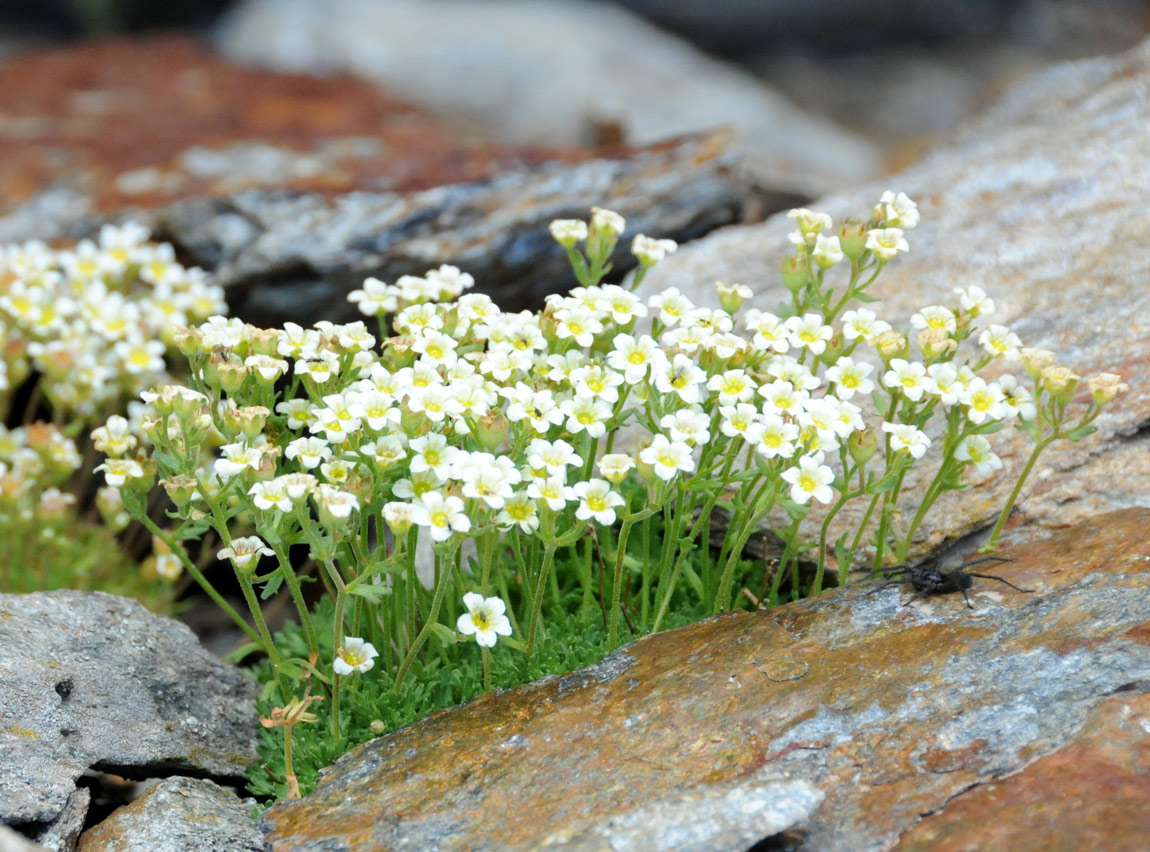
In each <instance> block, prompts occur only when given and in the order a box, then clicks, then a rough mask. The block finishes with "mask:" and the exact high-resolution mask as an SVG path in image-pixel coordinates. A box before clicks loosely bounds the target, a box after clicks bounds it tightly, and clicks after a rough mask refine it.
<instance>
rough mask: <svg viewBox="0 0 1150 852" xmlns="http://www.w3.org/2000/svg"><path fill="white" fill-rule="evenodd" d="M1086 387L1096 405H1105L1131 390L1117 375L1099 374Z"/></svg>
mask: <svg viewBox="0 0 1150 852" xmlns="http://www.w3.org/2000/svg"><path fill="white" fill-rule="evenodd" d="M1086 387H1087V389H1088V390H1089V391H1090V396H1091V398H1092V399H1093V400H1094V404H1095V405H1100V406H1101V405H1105V404H1106V403H1108V402H1110V400H1112V399H1114V397H1116V396H1118V394H1120V393H1122V392H1124V391H1128V390H1130V386H1129V385H1127V384H1126V383H1125V382H1123V381H1122V377H1121V376H1119V375H1117V374H1115V373H1099V374H1098V375H1097V376H1091V377H1090V378H1089V379H1087V380H1086Z"/></svg>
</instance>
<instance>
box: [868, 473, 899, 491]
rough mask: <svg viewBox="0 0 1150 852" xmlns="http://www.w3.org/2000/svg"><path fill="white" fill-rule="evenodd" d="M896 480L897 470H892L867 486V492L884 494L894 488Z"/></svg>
mask: <svg viewBox="0 0 1150 852" xmlns="http://www.w3.org/2000/svg"><path fill="white" fill-rule="evenodd" d="M897 482H898V470H897V469H896V470H892V471H891V472H890V473H888V474H887V475H886V476H884V477H883V478H882V479H880V480H879V481H878V482H876V483H874V484H873V485H870V486H868V487H867V492H868V493H870V494H886V493H887V492H888V491H890V490H891V489H893V488H894V486H895V484H896V483H897Z"/></svg>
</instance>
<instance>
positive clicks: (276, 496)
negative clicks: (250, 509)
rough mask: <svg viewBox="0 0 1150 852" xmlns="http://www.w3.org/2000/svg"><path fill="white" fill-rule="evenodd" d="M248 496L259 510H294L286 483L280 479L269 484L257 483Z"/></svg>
mask: <svg viewBox="0 0 1150 852" xmlns="http://www.w3.org/2000/svg"><path fill="white" fill-rule="evenodd" d="M248 496H249V497H251V498H252V502H253V503H255V505H256V508H257V509H278V510H279V511H281V512H290V511H291V510H292V501H291V498H290V497H288V494H287V488H286V483H284V482H281V481H280V479H279V477H277V478H275V479H272V480H270V481H268V482H257V483H256V484H255V485H253V486H252V487H251V488H249V489H248Z"/></svg>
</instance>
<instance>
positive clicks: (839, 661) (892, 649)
mask: <svg viewBox="0 0 1150 852" xmlns="http://www.w3.org/2000/svg"><path fill="white" fill-rule="evenodd" d="M1148 530H1150V509H1131V510H1127V511H1123V512H1118V513H1112V514H1109V515H1105V516H1102V517H1099V518H1096V519H1093V520H1092V521H1090V522H1087V523H1085V524H1082V525H1080V526H1079V527H1076V528H1074V529H1071V530H1067V531H1064V532H1062V533H1058V534H1056V535H1054V536H1052V537H1050V538H1048V539H1046V540H1044V541H1041V542H1038V543H1035V544H1032V545H1029V546H1027V547H1026V548H1025V549H1023V548H1018V549H1015V550H1014V551H1012V552H1010V553H1009V555H1011V556H1016V557H1018V561H1017V562H1015V563H1011V564H1009V565H1004V566H1003V568H1002V570H1001V574H1002V576H1004V577H1005V578H1006V579H1009V580H1010V581H1011V582H1013V583H1015V584H1016V585H1018V586H1021V587H1023V588H1030V589H1036V590H1037V591H1036V592H1035V593H1033V594H1024V593H1019V592H1016V591H1013V590H1011V589H1009V588H1007V587H1005V586H1001V587H1000V585H1001V584H996V583H993V582H992V581H986V580H978V581H976V585H975V587H974V589H973V590H972V594H971V600H972V603H973V604H974V608H973V609H968V608H967V607H966V605H965V603H964V602H963V600H962V598H961V596H958V595H937V596H933V597H930V598H928V599H925V600H919V601H910V600H909V598H910V597H911V596H910V594H909V593H907V592H904V591H903V590H901V589H894V588H887V589H883V590H881V591H879V590H877V588H878V587H877V584H873V585H872V584H866V585H861V586H858V585H856V586H848V587H847V588H843V589H837V590H834V591H832V592H829V593H827V594H825V595H823V596H821V597H819V598H817V599H809V600H805V601H801V602H799V603H795V604H791V605H788V606H784V607H780V608H778V609H776V610H772V611H769V612H761V613H746V612H741V613H735V614H729V615H726V616H720V617H718V618H714V619H710V620H708V621H704V622H700V623H698V624H695V625H693V626H690V627H686V628H683V629H681V630H676V631H671V632H667V633H662V634H658V635H655V636H650V637H647V638H645V639H641V640H639V641H637V642H634V643H632V644H631V645H628V646H626V647H624V648H622V649H620V650H619V651H618V652H616V653H615V654H613V655H611V656H610V657H608V658H607V659H605V660H604V661H603V662H602V663H600V664H598V665H596V666H592V667H591V668H588V669H584V670H583V671H580V672H576V673H574V674H571V675H567V676H562V677H553V678H549V679H546V680H544V681H541V682H539V683H536V684H532V685H528V686H524V687H521V688H519V689H515V690H511V691H509V692H506V693H502V694H489V695H486V696H483V697H482V698H479V699H477V700H475V701H473V702H471V703H470V704H468V705H466V706H464V707H460V708H455V709H453V710H448V711H445V712H442V713H439V714H436V715H434V716H432V717H430V718H428V719H426V720H424V721H422V722H420V723H417V724H415V725H412V726H410V727H408V728H405V729H403V730H401V731H397V732H395V733H393V734H390V735H388V736H385V737H382V738H380V739H378V740H375V741H373V742H370V743H368V744H366V745H365V746H362V747H361V748H359V749H357V750H355V751H353V752H351V753H350V754H348V755H346V756H345V757H344V758H342V759H341V760H340V761H338V762H337V763H336V764H335V765H334V766H333V767H332V768H331V769H330V770H329V771H328V772H326V773H325V774H324V775H323V776H322V777H321V779H320V783H319V785H318V786H317V788H316V790H315V791H314V792H313V793H312V794H311V795H309V796H307V797H305V798H304V799H302V800H298V801H294V802H286V803H282V804H279V805H277V806H275V807H274V808H272V809H271V810H269V811H268V812H267V814H266V815H265V817H264V826H265V828H266V830H267V831H268V838H269V840H270V841H271V842H272V844H273V848H274V849H275V850H276V852H287V850H320V849H330V848H340V849H347V850H361V849H362V850H367V849H376V850H398V849H404V850H406V849H426V848H433V847H434V848H439V849H441V850H444V852H447V851H448V850H456V849H459V850H462V849H468V850H476V852H481V850H488V849H497V848H498V849H503V850H524V852H526V850H533V849H540V848H546V849H582V848H590V847H585V846H580V845H577V843H576V842H575V841H574V840H572V839H571V837H572V835H573V834H574V833H576V832H586V831H587V830H588V827H589V826H593V827H595V828H596V829H597V830H598V831H599V834H598V835H597V836H598V837H599V838H600V840H601V846H600V847H599V848H633V849H655V848H680V847H673V846H664V847H660V846H655V845H641V844H640V845H628V844H627V841H626V839H625V838H623V837H621V836H619V835H617V834H615V833H613V832H614V831H615V827H616V826H618V825H620V820H621V817H623V816H625V815H629V814H632V813H634V812H635V811H636V810H638V809H648V810H649V811H651V812H658V813H660V814H661V815H662V817H661V818H662V819H663V820H664V823H663V827H666V822H665V821H666V820H670V821H671V823H672V824H682V825H684V826H692V825H694V824H695V823H696V822H697V821H698V820H699V819H700V818H701V817H700V812H699V811H698V810H693V809H679V810H674V811H671V812H670V815H669V816H668V814H667V811H665V810H663V811H660V810H659V805H660V803H667V802H675V801H679V800H680V797H683V796H684V795H687V794H689V793H691V792H692V791H708V790H711V791H714V790H718V791H722V792H723V793H724V794H725V795H728V796H733V795H735V794H736V793H737V792H738V791H740V790H744V791H745V790H759V789H762V788H764V787H769V786H771V785H788V784H791V785H793V784H801V785H803V786H802V787H800V788H799V789H813V790H818V791H821V792H822V793H823V794H824V795H825V799H824V801H823V802H822V804H821V805H820V806H819V807H818V809H817V810H816V811H815V812H814V813H813V814H812V815H811V816H810V817H809V818H807V819H805V820H802V825H801V829H802V830H803V831H805V836H804V839H803V840H802V841H801V846H799V848H801V849H805V850H819V851H820V852H868V850H886V849H890V848H892V847H894V845H895V844H896V843H897V842H898V839H899V837H900V836H902V835H904V834H905V833H906V832H907V831H908V830H909V829H911V828H913V827H915V826H916V825H917V824H919V822H920V820H921V819H922V817H921V815H922V814H930V813H934V812H941V813H940V817H945V816H946V813H947V810H948V809H949V808H950V807H951V806H952V805H953V804H954V803H961V802H962V801H963V797H962V796H960V794H962V793H963V792H964V791H967V790H970V789H971V788H972V787H973V788H978V787H980V786H988V785H990V784H992V783H995V784H1004V785H1006V786H1005V788H1004V789H1010V788H1011V786H1012V785H1013V784H1015V783H1017V784H1020V785H1024V786H1021V787H1019V790H1020V792H1019V793H1016V794H1014V800H1016V801H1022V800H1023V799H1024V795H1023V792H1021V791H1026V790H1029V791H1031V793H1032V794H1033V795H1035V796H1037V797H1039V798H1042V797H1045V796H1047V795H1053V792H1052V791H1054V790H1056V789H1058V784H1059V781H1058V779H1057V775H1058V774H1059V773H1060V772H1061V771H1062V770H1063V768H1064V767H1065V766H1066V765H1067V762H1068V761H1071V760H1072V761H1074V765H1076V766H1079V767H1081V769H1082V772H1083V776H1082V777H1083V778H1084V779H1088V780H1090V781H1092V782H1094V784H1095V786H1093V787H1092V788H1091V789H1097V790H1099V794H1097V795H1092V796H1090V797H1086V798H1084V800H1083V801H1082V802H1081V804H1080V805H1079V807H1078V808H1076V809H1074V810H1070V809H1068V810H1067V811H1066V812H1065V813H1064V814H1063V815H1061V816H1059V815H1058V814H1057V813H1056V812H1055V809H1054V808H1048V809H1047V810H1046V811H1045V812H1046V813H1049V814H1050V815H1051V816H1050V818H1051V819H1052V820H1053V819H1065V820H1071V819H1086V820H1089V821H1092V822H1095V823H1099V822H1100V821H1101V819H1103V818H1105V819H1108V820H1110V828H1111V831H1112V832H1113V833H1114V836H1116V837H1127V836H1130V837H1134V836H1137V835H1136V831H1137V830H1138V829H1139V828H1140V827H1142V826H1144V824H1145V817H1144V815H1142V814H1141V813H1140V812H1139V811H1138V809H1136V808H1131V809H1127V810H1125V811H1124V810H1123V808H1122V805H1123V804H1124V803H1126V801H1127V797H1129V796H1131V795H1133V794H1134V793H1135V792H1136V791H1138V790H1143V791H1144V790H1145V787H1144V782H1142V781H1139V780H1138V777H1137V776H1139V775H1141V776H1142V777H1143V778H1144V777H1145V776H1146V773H1147V771H1150V766H1148V765H1147V762H1146V761H1147V753H1146V749H1145V745H1144V742H1143V743H1142V744H1141V745H1139V747H1138V749H1137V750H1136V751H1130V750H1125V749H1124V748H1123V747H1122V743H1124V742H1127V741H1131V742H1132V740H1133V738H1134V737H1136V736H1141V737H1143V739H1144V738H1145V727H1146V724H1147V723H1146V721H1145V719H1146V716H1145V712H1146V709H1145V708H1146V707H1147V704H1146V699H1147V695H1148V694H1150V654H1148V653H1147V648H1146V645H1147V642H1148V641H1150V634H1148V633H1147V631H1146V629H1145V624H1146V623H1147V622H1148V621H1150V534H1148V532H1147V531H1148ZM1123 708H1129V709H1123ZM1106 719H1112V720H1114V721H1113V722H1111V723H1109V724H1113V725H1123V726H1125V728H1124V730H1125V732H1126V733H1124V734H1123V735H1122V736H1123V737H1125V739H1122V738H1120V739H1119V740H1118V742H1117V743H1114V744H1112V743H1111V742H1110V741H1109V740H1108V739H1107V737H1106V736H1104V735H1103V734H1104V730H1105V729H1106V725H1107V724H1108V723H1107V722H1106V721H1105V720H1106ZM1059 755H1062V757H1059ZM1095 767H1096V770H1095V769H1094V768H1095ZM1115 767H1117V768H1118V769H1119V770H1120V773H1119V774H1120V776H1121V778H1120V780H1112V782H1110V783H1109V784H1108V785H1106V786H1102V783H1103V779H1105V778H1112V774H1113V771H1114V769H1115ZM1020 772H1021V773H1022V774H1021V776H1018V777H1020V778H1024V779H1025V777H1026V776H1027V773H1034V774H1033V776H1032V779H1033V780H1021V781H1018V782H1015V781H1014V779H1013V778H1011V777H1010V776H1013V775H1016V774H1017V773H1020ZM1092 773H1094V774H1092ZM1002 779H1006V780H1005V781H1003V780H1002ZM1140 783H1141V784H1143V786H1142V787H1138V784H1140ZM783 789H784V788H783V787H779V788H778V790H779V792H778V795H779V796H780V797H782V796H785V795H786V794H785V793H784V792H783ZM792 789H793V788H792ZM1044 791H1051V792H1044ZM1020 807H1023V810H1025V807H1024V806H1022V805H1020ZM746 817H747V819H748V820H750V819H752V818H753V817H754V813H753V811H750V810H748V811H747V813H746ZM963 817H964V819H966V820H968V821H970V822H972V823H975V824H976V825H975V826H974V827H975V828H977V827H979V826H982V827H984V828H985V826H984V824H985V822H986V820H985V819H979V818H978V817H977V816H976V815H974V814H970V813H964V814H963ZM937 818H938V817H936V819H937ZM996 822H997V821H996ZM922 825H923V826H924V828H923V829H922V830H924V831H925V830H927V828H929V825H930V822H929V820H928V821H926V822H923V823H922ZM1030 829H1031V824H1030V823H1028V822H1027V820H1025V819H1020V820H1019V821H1018V823H1013V822H1011V821H1008V820H1005V821H1001V822H1000V824H997V825H996V826H995V827H994V828H993V830H991V829H990V828H985V830H986V831H987V832H989V833H988V834H986V835H984V836H987V837H989V836H993V837H994V838H995V840H997V841H998V845H997V846H995V845H990V846H988V845H986V844H982V843H979V844H976V846H975V847H971V848H1010V849H1014V848H1040V847H1031V846H1027V845H1026V844H1025V842H1024V840H1023V834H1024V833H1025V832H1026V831H1028V830H1030ZM1058 831H1059V827H1058V825H1054V826H1053V827H1051V828H1050V829H1049V832H1048V836H1051V837H1057V836H1059V834H1058ZM1066 831H1067V832H1070V833H1069V834H1068V835H1067V836H1071V837H1086V836H1087V835H1086V834H1084V833H1079V834H1075V833H1073V831H1072V829H1071V828H1070V827H1069V826H1068V825H1067V826H1066ZM582 836H585V835H582ZM911 836H913V835H911ZM685 848H692V849H694V848H700V849H704V848H705V849H730V850H732V852H733V850H741V849H745V848H747V844H744V845H735V844H731V845H727V846H723V845H713V846H699V847H685ZM914 848H936V847H931V846H929V845H928V846H926V847H914ZM947 848H950V847H947ZM955 848H958V847H955ZM963 848H967V847H963ZM1046 848H1071V847H1058V846H1048V847H1046ZM1074 848H1108V847H1105V846H1098V847H1092V846H1090V845H1087V846H1083V847H1074Z"/></svg>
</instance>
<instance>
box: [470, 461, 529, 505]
mask: <svg viewBox="0 0 1150 852" xmlns="http://www.w3.org/2000/svg"><path fill="white" fill-rule="evenodd" d="M499 461H502V462H505V463H506V464H505V465H499V464H497V463H496V459H495V457H494V456H493V455H491V454H490V453H473V454H472V457H471V459H470V460H469V461H468V462H467V463H464V464H459V465H456V467H457V471H456V472H457V474H458V475H459V479H461V480H462V481H463V496H464V497H471V498H474V499H477V500H482V501H483V502H484V503H485V504H487V505H488V506H489V507H491V508H492V509H502V508H503V504H504V503H505V502H506V500H507V498H509V497H510V496H511V495H512V493H513V489H512V486H513V485H517V484H518V483H519V482H521V481H522V476H521V475H520V473H519V471H517V470H515V468H514V467H513V466H512V464H513V463H512V462H511V460H510V459H508V458H507V457H505V456H504V457H501V458H500V459H499Z"/></svg>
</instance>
